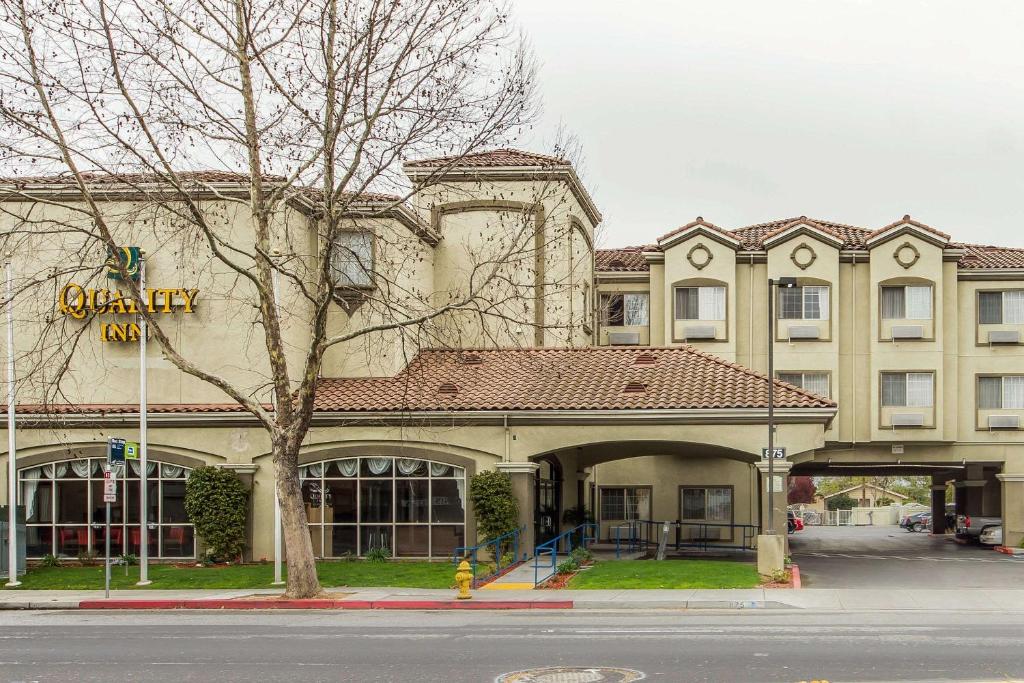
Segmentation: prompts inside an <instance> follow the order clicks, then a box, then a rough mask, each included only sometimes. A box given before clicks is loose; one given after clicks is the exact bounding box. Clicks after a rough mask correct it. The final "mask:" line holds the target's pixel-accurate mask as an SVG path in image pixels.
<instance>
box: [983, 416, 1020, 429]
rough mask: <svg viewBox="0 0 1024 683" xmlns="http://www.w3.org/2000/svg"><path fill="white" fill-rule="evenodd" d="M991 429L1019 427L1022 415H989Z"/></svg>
mask: <svg viewBox="0 0 1024 683" xmlns="http://www.w3.org/2000/svg"><path fill="white" fill-rule="evenodd" d="M988 428H989V429H1019V428H1020V417H1019V416H1017V415H989V416H988Z"/></svg>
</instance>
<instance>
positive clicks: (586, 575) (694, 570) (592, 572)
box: [568, 560, 760, 589]
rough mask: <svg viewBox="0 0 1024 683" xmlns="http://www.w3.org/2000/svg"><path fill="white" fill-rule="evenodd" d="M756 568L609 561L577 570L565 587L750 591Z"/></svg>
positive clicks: (694, 562) (686, 562)
mask: <svg viewBox="0 0 1024 683" xmlns="http://www.w3.org/2000/svg"><path fill="white" fill-rule="evenodd" d="M759 583H760V577H759V576H758V574H757V568H756V567H755V566H754V565H751V564H747V563H745V562H729V561H724V560H663V561H661V562H656V561H654V560H609V561H607V562H597V563H595V564H594V565H593V566H592V567H591V568H590V569H587V570H584V571H581V572H580V573H579V574H577V575H576V576H575V577H573V579H572V581H570V582H569V586H568V587H569V588H580V589H587V588H590V589H596V588H754V587H756V586H757V585H758V584H759Z"/></svg>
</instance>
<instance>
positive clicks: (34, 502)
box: [18, 458, 196, 559]
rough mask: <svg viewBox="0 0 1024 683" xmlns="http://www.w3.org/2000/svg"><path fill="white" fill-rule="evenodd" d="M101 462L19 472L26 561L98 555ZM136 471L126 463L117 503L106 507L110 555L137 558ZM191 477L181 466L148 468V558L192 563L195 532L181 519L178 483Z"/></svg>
mask: <svg viewBox="0 0 1024 683" xmlns="http://www.w3.org/2000/svg"><path fill="white" fill-rule="evenodd" d="M105 462H106V459H105V458H76V459H73V460H61V461H58V462H51V463H47V464H45V465H38V466H36V467H26V468H22V469H20V470H18V480H19V483H20V496H21V503H22V505H24V506H25V523H26V536H27V555H28V557H29V558H40V557H43V556H44V555H50V554H52V555H57V556H61V557H82V558H85V557H100V556H102V555H103V553H104V551H105V543H106V537H105V533H106V504H105V503H104V502H103V464H104V463H105ZM140 472H141V469H140V465H139V462H138V461H137V460H129V461H128V465H127V467H126V469H125V472H124V476H123V477H122V478H121V479H119V480H118V482H117V502H116V503H111V505H110V520H111V525H110V553H111V555H121V554H123V553H131V554H134V555H138V554H140V553H141V550H142V545H141V544H142V529H141V527H140V525H139V482H140V477H139V474H140ZM191 472H192V470H191V469H189V468H187V467H182V466H181V465H173V464H171V463H163V462H159V461H155V460H149V461H148V462H147V472H146V488H147V491H148V499H147V503H148V507H149V510H148V512H147V515H146V517H147V522H148V529H149V539H148V546H149V556H150V557H152V558H154V559H160V558H186V557H195V554H196V547H195V532H194V530H193V528H192V524H191V523H190V522H189V519H188V515H186V514H185V481H186V480H187V479H188V476H189V474H190V473H191Z"/></svg>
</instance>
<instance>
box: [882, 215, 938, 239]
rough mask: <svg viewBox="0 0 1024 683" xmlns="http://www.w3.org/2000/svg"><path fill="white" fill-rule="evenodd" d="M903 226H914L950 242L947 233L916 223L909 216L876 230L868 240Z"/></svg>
mask: <svg viewBox="0 0 1024 683" xmlns="http://www.w3.org/2000/svg"><path fill="white" fill-rule="evenodd" d="M901 225H913V226H914V227H915V228H920V229H921V230H924V231H925V232H930V233H932V234H933V235H935V236H937V237H940V238H942V239H944V240H949V235H947V234H946V233H944V232H942V231H941V230H936V229H935V228H933V227H932V226H930V225H925V224H924V223H920V222H918V221H915V220H914V219H912V218H911V217H910V215H909V214H908V215H906V216H904V217H903V218H902V219H901V220H898V221H896V222H894V223H890V224H889V225H886V226H885V227H882V228H879V229H878V230H875V231H874V232H871V233H869V234H868V236H867V238H866V239H868V240H870V239H872V238H873V237H877V236H878V235H881V234H882V233H884V232H886V231H887V230H892V229H893V228H897V227H899V226H901Z"/></svg>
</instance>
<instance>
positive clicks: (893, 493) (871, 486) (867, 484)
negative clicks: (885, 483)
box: [821, 482, 910, 500]
mask: <svg viewBox="0 0 1024 683" xmlns="http://www.w3.org/2000/svg"><path fill="white" fill-rule="evenodd" d="M862 487H867V488H869V489H875V490H876V491H881V492H882V493H885V494H887V495H890V496H896V497H897V498H902V499H904V500H906V499H908V498H910V496H907V495H904V494H902V493H897V492H896V491H890V490H889V489H887V488H884V487H882V486H879V485H878V484H872V483H870V482H865V483H863V484H855V485H853V486H850V487H848V488H845V489H843V490H842V491H836V492H835V493H830V494H828V495H827V496H822V497H821V499H822V500H828V499H829V498H835V497H836V496H840V495H842V494H844V493H849V492H850V491H856V490H857V489H859V488H862Z"/></svg>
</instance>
